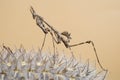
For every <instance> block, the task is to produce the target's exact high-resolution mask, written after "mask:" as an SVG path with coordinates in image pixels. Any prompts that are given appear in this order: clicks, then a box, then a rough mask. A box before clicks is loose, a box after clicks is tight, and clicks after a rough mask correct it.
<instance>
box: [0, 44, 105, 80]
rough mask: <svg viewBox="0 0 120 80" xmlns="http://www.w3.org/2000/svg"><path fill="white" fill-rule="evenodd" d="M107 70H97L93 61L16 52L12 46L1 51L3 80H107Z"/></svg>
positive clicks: (32, 52) (18, 50)
mask: <svg viewBox="0 0 120 80" xmlns="http://www.w3.org/2000/svg"><path fill="white" fill-rule="evenodd" d="M106 72H107V71H97V70H96V68H95V67H92V66H91V65H90V64H89V62H86V63H84V64H83V63H80V62H79V61H77V59H75V58H73V57H71V58H69V59H68V58H67V57H66V56H65V55H63V54H61V55H59V54H49V53H40V52H35V51H31V52H26V51H25V49H24V48H20V49H16V50H15V51H14V52H12V51H11V50H10V48H9V47H5V46H4V48H3V49H1V52H0V80H104V78H105V76H106Z"/></svg>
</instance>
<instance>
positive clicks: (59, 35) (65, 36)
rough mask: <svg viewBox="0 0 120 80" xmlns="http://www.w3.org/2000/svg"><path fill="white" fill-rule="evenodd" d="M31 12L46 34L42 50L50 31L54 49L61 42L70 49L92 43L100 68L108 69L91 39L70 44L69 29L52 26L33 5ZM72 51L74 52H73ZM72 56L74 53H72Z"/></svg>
mask: <svg viewBox="0 0 120 80" xmlns="http://www.w3.org/2000/svg"><path fill="white" fill-rule="evenodd" d="M30 12H31V14H32V17H33V19H34V20H36V24H37V26H38V27H40V29H41V30H42V31H43V33H44V34H45V36H44V41H43V44H42V47H41V51H42V48H43V46H44V43H45V40H46V35H47V34H48V33H50V35H51V37H52V39H53V47H54V51H55V44H54V42H55V43H56V44H61V43H63V44H64V46H65V47H66V48H68V49H70V50H71V48H72V47H75V46H79V45H83V44H91V45H92V47H93V50H94V53H95V56H96V59H97V62H98V64H99V66H100V68H101V69H102V70H104V71H107V70H106V69H105V68H104V67H103V66H102V65H101V63H100V60H99V57H98V55H97V51H96V48H95V45H94V42H93V41H91V40H89V41H85V42H80V43H78V44H72V45H71V44H69V43H70V40H71V39H72V38H71V36H70V35H71V34H70V33H69V32H67V31H64V32H59V31H57V30H56V29H55V28H54V27H53V26H51V25H50V24H48V23H47V22H46V21H45V20H44V19H43V18H42V17H41V16H39V15H38V14H37V13H36V12H35V10H34V9H33V7H32V6H31V7H30ZM71 53H72V52H71ZM72 56H74V55H73V53H72Z"/></svg>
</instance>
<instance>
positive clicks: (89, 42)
mask: <svg viewBox="0 0 120 80" xmlns="http://www.w3.org/2000/svg"><path fill="white" fill-rule="evenodd" d="M83 44H91V45H92V47H93V50H94V53H95V56H96V59H97V62H98V64H99V66H100V68H101V69H102V70H104V71H106V69H104V67H103V66H102V64H101V63H100V60H99V57H98V54H97V51H96V48H95V45H94V42H93V41H85V42H81V43H78V44H73V45H69V47H75V46H79V45H83Z"/></svg>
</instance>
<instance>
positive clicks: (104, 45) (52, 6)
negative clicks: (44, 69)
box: [0, 0, 120, 80]
mask: <svg viewBox="0 0 120 80" xmlns="http://www.w3.org/2000/svg"><path fill="white" fill-rule="evenodd" d="M30 6H33V8H34V9H35V10H36V12H37V13H38V14H39V15H41V16H42V17H43V18H44V19H45V20H46V21H47V22H48V23H49V24H50V25H52V26H54V28H55V29H56V30H58V31H60V32H62V31H68V32H70V33H71V37H72V40H71V43H70V44H74V43H79V42H83V41H87V40H92V41H94V43H95V46H96V48H97V52H98V55H99V58H100V61H101V63H102V64H103V66H104V67H105V68H107V69H108V70H109V73H108V75H107V79H106V80H119V79H120V76H119V74H120V69H119V68H120V62H119V61H120V42H119V41H120V1H119V0H0V45H2V44H3V43H4V44H5V45H7V46H9V47H11V48H12V49H14V48H15V47H17V48H19V46H20V45H21V44H22V45H23V46H24V47H25V49H27V50H30V49H32V48H34V49H36V50H37V49H38V48H39V47H41V44H42V41H43V38H44V34H43V32H42V31H41V30H40V28H39V27H38V26H36V23H35V21H34V20H33V19H32V15H31V13H30V11H29V9H30ZM51 41H52V40H51V37H50V35H48V37H47V40H46V43H45V48H44V51H49V49H50V50H51V51H52V43H51ZM57 50H58V51H63V50H64V51H66V52H67V49H66V48H65V47H64V46H63V44H60V45H59V46H57ZM72 50H73V52H74V54H75V56H76V57H77V56H81V58H84V57H85V58H87V57H90V56H91V57H90V58H91V59H93V60H95V55H94V54H93V49H92V47H91V46H90V45H82V46H79V47H74V48H72ZM68 55H70V54H68ZM78 58H79V57H78Z"/></svg>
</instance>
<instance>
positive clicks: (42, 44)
mask: <svg viewBox="0 0 120 80" xmlns="http://www.w3.org/2000/svg"><path fill="white" fill-rule="evenodd" d="M45 40H46V34H45V36H44V40H43V43H42V47H41V48H40V55H41V52H42V49H43V47H44V44H45Z"/></svg>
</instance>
